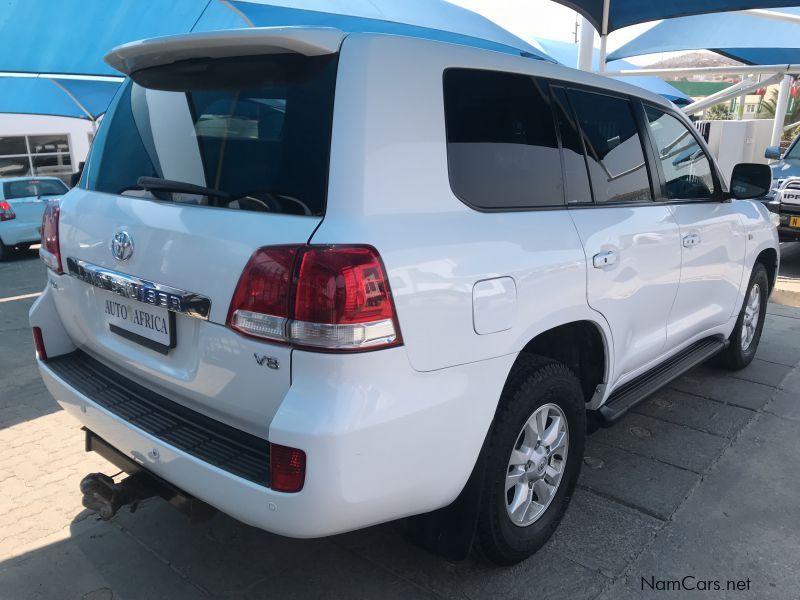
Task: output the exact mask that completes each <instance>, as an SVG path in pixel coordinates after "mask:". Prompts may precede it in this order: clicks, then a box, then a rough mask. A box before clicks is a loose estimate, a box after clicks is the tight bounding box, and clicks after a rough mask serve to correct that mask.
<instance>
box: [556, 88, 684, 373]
mask: <svg viewBox="0 0 800 600" xmlns="http://www.w3.org/2000/svg"><path fill="white" fill-rule="evenodd" d="M555 94H556V100H557V106H558V110H559V122H560V126H561V130H562V143H564V140H569V139H570V138H571V137H574V138H575V139H576V140H577V142H572V144H571V145H572V146H575V147H576V149H575V150H574V151H569V149H568V148H566V147H565V155H566V158H567V159H569V160H568V161H567V162H566V168H567V169H568V170H570V171H571V172H570V177H569V179H568V180H567V185H568V200H569V201H570V207H571V208H572V209H573V210H571V211H570V214H571V215H572V219H573V221H574V222H575V226H576V228H577V230H578V234H579V235H580V237H581V241H582V242H583V246H584V250H585V253H586V260H587V263H588V280H587V294H588V302H589V305H590V306H591V307H592V308H594V309H595V310H597V311H598V312H600V313H602V314H603V316H604V317H605V318H606V320H607V321H608V324H609V325H610V327H611V333H612V335H613V338H614V356H615V369H614V371H615V377H614V380H615V382H616V381H619V379H620V377H624V376H626V375H627V374H629V373H632V372H634V371H636V370H637V369H640V368H642V367H643V366H645V365H647V364H648V363H649V362H651V361H653V360H654V359H656V358H658V357H659V356H660V355H661V354H662V353H663V352H664V347H665V343H666V327H667V317H668V315H669V311H670V308H671V307H672V303H673V301H674V300H675V295H676V294H677V291H678V281H679V274H680V264H681V250H680V241H679V235H678V225H677V223H676V221H675V219H674V217H673V215H672V213H671V212H670V210H669V208H668V207H667V206H664V205H659V204H655V203H654V202H653V193H652V189H651V180H650V176H649V170H648V163H647V161H646V160H645V155H646V151H645V147H644V146H643V143H642V142H643V138H642V136H641V134H640V122H639V119H638V118H637V113H636V105H635V104H634V103H633V102H632V101H631V100H630V99H629V98H626V97H623V96H614V95H609V94H606V93H597V92H594V91H588V90H576V89H571V90H563V89H556V91H555ZM576 121H577V126H576V125H575V122H576ZM575 127H577V130H578V131H579V132H580V133H579V135H577V136H576V135H574V134H571V135H569V136H565V135H564V133H563V132H564V131H568V132H569V131H571V130H572V129H573V128H575ZM565 146H566V144H565ZM576 156H585V160H586V165H587V166H588V173H589V176H588V178H587V176H586V173H585V171H582V170H581V169H580V168H579V166H578V165H579V162H578V161H576V159H575V157H576ZM589 189H591V196H590V195H588V191H589ZM592 200H593V201H592Z"/></svg>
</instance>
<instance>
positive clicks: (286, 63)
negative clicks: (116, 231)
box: [81, 54, 337, 216]
mask: <svg viewBox="0 0 800 600" xmlns="http://www.w3.org/2000/svg"><path fill="white" fill-rule="evenodd" d="M336 68H337V57H336V56H335V55H331V56H318V57H305V56H301V55H295V54H282V55H269V56H255V57H235V58H222V59H195V60H189V61H182V62H179V63H175V64H173V65H167V66H163V67H154V68H152V69H146V70H143V71H139V72H136V73H134V74H133V76H132V79H133V80H132V81H128V82H127V83H126V84H125V86H124V88H123V89H122V90H121V92H120V93H119V95H118V98H117V100H116V103H115V105H114V107H113V109H112V110H111V111H110V114H109V116H108V117H107V119H106V120H105V122H104V123H103V125H102V127H101V132H100V134H99V135H98V139H97V140H96V144H95V145H96V147H95V148H93V150H92V154H91V157H90V160H89V162H88V164H87V174H88V175H87V177H86V178H85V186H86V187H87V188H88V189H91V190H96V191H100V192H107V193H110V194H123V195H129V196H142V197H148V198H152V197H156V198H159V199H162V200H170V201H173V202H180V203H189V204H196V205H209V206H215V207H219V208H229V209H237V210H252V211H257V212H276V213H285V214H297V215H314V216H318V215H322V214H323V213H324V210H325V201H326V194H327V182H328V166H329V153H330V142H331V127H332V119H333V94H334V86H335V80H336ZM140 177H150V178H156V179H161V180H169V181H171V182H179V183H186V184H191V185H194V186H201V187H202V188H207V189H210V190H212V191H216V192H219V193H220V195H219V196H214V195H212V194H207V195H203V194H198V193H188V192H181V191H178V192H175V191H171V192H160V191H158V190H151V189H150V188H148V190H144V189H142V186H141V185H139V178H140ZM81 185H84V183H82V184H81Z"/></svg>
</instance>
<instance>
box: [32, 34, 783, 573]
mask: <svg viewBox="0 0 800 600" xmlns="http://www.w3.org/2000/svg"><path fill="white" fill-rule="evenodd" d="M107 61H108V62H109V64H111V65H112V66H114V67H115V68H117V69H118V70H120V71H121V72H123V73H125V74H126V75H129V76H130V77H131V80H129V81H128V82H127V83H126V84H125V85H124V86H123V88H122V90H121V92H120V93H119V94H118V96H117V98H116V99H115V101H114V103H113V105H112V106H111V107H110V109H109V111H108V113H107V116H106V118H105V120H104V121H103V123H102V125H101V127H100V130H99V132H98V135H97V138H96V139H95V142H94V148H93V151H92V155H91V158H90V159H89V162H88V163H87V165H86V167H85V171H84V174H83V179H82V182H81V184H80V186H79V187H77V188H75V189H73V190H72V191H70V193H69V194H67V196H66V197H65V198H64V199H63V201H62V203H61V205H60V210H59V209H58V208H56V207H53V208H50V209H48V212H47V214H46V215H45V219H44V235H45V238H46V243H45V244H44V245H43V247H42V252H41V254H42V257H43V259H44V260H45V262H46V263H47V265H48V267H49V272H48V283H47V285H46V288H45V291H44V293H43V295H42V296H41V297H40V298H39V299H38V300H37V301H36V303H35V304H34V306H33V308H32V310H31V313H30V321H31V325H32V327H33V331H34V338H35V341H36V347H37V352H38V361H39V362H38V364H39V368H40V371H41V374H42V377H43V379H44V381H45V383H46V385H47V387H48V389H49V390H50V392H51V393H52V394H53V396H54V397H55V399H56V400H57V401H58V402H59V404H60V405H61V406H63V407H64V409H65V410H66V411H68V412H69V413H70V414H72V415H74V416H75V417H76V418H77V419H78V421H79V422H80V423H81V424H82V425H83V426H84V427H85V428H86V429H87V446H88V447H89V448H91V449H94V450H97V451H99V452H101V453H103V454H104V455H105V456H107V457H108V458H109V459H110V460H112V461H113V462H115V463H116V464H117V465H120V466H121V468H123V469H125V470H126V471H128V472H129V473H134V474H133V476H132V477H131V478H129V479H127V480H125V481H124V482H121V483H120V482H115V481H113V480H111V479H110V478H108V477H106V476H101V475H97V474H93V475H90V476H88V477H87V478H86V479H85V480H84V481H83V483H82V487H83V491H84V494H85V497H84V502H85V504H86V505H87V506H89V507H92V508H95V509H97V510H99V511H100V512H101V514H102V515H103V516H106V517H110V516H111V515H113V514H114V512H115V511H116V510H117V509H118V508H119V506H121V505H122V504H125V503H126V502H129V501H132V500H135V499H138V498H140V497H141V496H142V495H146V494H149V493H153V490H156V491H157V493H159V494H161V495H163V496H165V497H169V498H172V499H173V500H174V499H176V498H179V499H182V500H183V504H184V505H186V504H187V501H189V499H192V500H191V501H189V503H190V504H191V502H194V500H196V499H199V500H201V501H203V502H205V503H207V504H209V505H212V506H213V507H216V508H218V509H220V510H222V511H225V512H226V513H229V514H231V515H233V516H234V517H236V518H237V519H240V520H242V521H244V522H246V523H249V524H252V525H254V526H256V527H260V528H263V529H265V530H267V531H272V532H276V533H279V534H282V535H286V536H292V537H300V538H309V537H318V536H327V535H332V534H336V533H340V532H345V531H349V530H353V529H358V528H362V527H367V526H370V525H374V524H376V523H382V522H386V521H390V520H395V519H400V518H402V517H409V516H413V515H423V516H418V517H416V518H415V519H411V521H410V527H409V530H410V531H412V532H416V534H417V537H418V538H419V539H427V541H428V542H429V545H431V546H433V547H437V548H439V549H440V550H442V551H447V552H449V553H450V554H451V555H453V554H458V553H459V552H457V551H455V550H454V548H456V547H457V549H459V551H460V552H461V553H462V554H464V553H465V552H466V551H467V550H468V549H469V547H470V546H471V544H472V541H473V538H474V537H475V538H476V539H477V541H478V542H479V543H480V545H481V546H482V548H483V551H484V552H485V553H486V555H488V556H489V557H490V558H491V559H493V560H494V561H496V562H498V563H501V564H510V563H513V562H516V561H519V560H521V559H523V558H524V557H526V556H528V555H530V554H531V553H532V552H534V551H535V550H536V549H538V548H539V547H540V546H541V545H542V544H543V543H544V542H545V541H546V540H547V538H548V537H549V536H550V534H551V533H552V532H553V530H554V529H555V527H556V525H557V524H558V523H559V521H560V519H561V517H562V515H563V514H564V511H565V509H566V507H567V505H568V503H569V500H570V497H571V495H572V492H573V488H574V485H575V481H576V479H577V477H578V472H579V470H580V466H581V462H582V458H583V451H584V440H585V436H586V432H587V421H588V422H590V425H591V424H592V423H593V424H597V423H600V424H604V423H610V422H613V421H614V420H616V419H617V418H619V417H620V416H621V415H622V414H624V413H625V411H626V410H628V409H629V408H631V407H632V406H634V405H635V404H636V403H637V402H639V401H641V400H642V399H644V398H645V397H646V396H647V395H648V394H650V393H652V392H653V391H654V390H656V389H657V388H658V387H659V386H662V385H664V384H665V383H667V382H668V381H670V380H671V379H673V378H674V377H677V376H678V375H679V374H681V373H682V372H684V371H685V370H687V369H689V368H691V367H692V366H694V365H696V364H698V363H700V362H702V361H705V360H707V359H709V358H711V357H712V356H716V360H718V361H719V362H720V364H724V365H726V366H728V367H730V368H732V369H739V368H742V367H744V366H746V365H747V364H748V363H749V362H750V361H751V360H752V358H753V355H754V354H755V351H756V348H757V346H758V342H759V337H760V335H761V330H762V326H763V323H764V317H765V309H766V303H767V299H768V296H769V294H770V291H771V289H772V287H773V284H774V281H775V277H776V273H777V269H778V260H779V256H778V239H777V234H776V229H775V225H774V224H773V223H772V222H771V220H770V217H769V214H768V212H767V210H766V208H765V207H764V206H762V205H761V204H760V203H755V202H750V201H739V200H736V199H735V198H747V197H754V196H760V195H762V194H763V193H765V192H766V189H768V188H769V185H770V173H769V169H768V168H767V167H766V166H764V165H739V166H737V168H736V169H735V171H734V174H733V177H732V185H731V191H729V189H728V185H727V183H726V182H725V181H724V179H723V177H722V176H721V175H720V172H719V170H718V168H717V166H716V165H715V163H714V160H713V159H712V158H711V157H710V156H709V155H708V151H707V148H706V146H705V144H704V143H703V141H702V140H701V138H700V137H698V135H697V133H696V131H695V130H694V128H693V127H692V126H691V125H690V124H689V122H688V121H687V120H686V119H685V117H684V116H683V115H682V114H681V113H680V112H678V111H676V109H675V107H674V106H673V105H671V104H670V103H668V102H666V101H664V100H662V99H661V98H660V97H658V96H655V95H652V94H649V93H647V92H644V91H642V90H641V89H639V88H634V87H631V86H628V85H625V84H623V83H619V82H617V81H614V80H611V79H607V78H605V77H602V76H598V75H592V74H588V73H583V72H579V71H575V70H573V69H568V68H564V67H561V66H559V65H555V64H551V63H548V62H545V61H540V60H535V59H531V58H525V57H521V56H512V55H510V54H503V53H499V52H492V51H488V50H482V49H478V48H473V47H467V46H461V45H454V44H446V43H441V42H436V41H429V40H424V39H417V38H410V37H402V36H391V35H380V34H366V33H359V34H345V33H342V32H341V31H338V30H333V29H324V28H277V29H248V30H239V31H224V32H215V33H203V34H191V35H185V36H177V37H167V38H160V39H153V40H148V41H144V42H138V43H133V44H128V45H125V46H122V47H120V48H117V49H116V50H114V51H113V52H111V53H110V54H109V55H108V57H107ZM198 506H202V505H198ZM439 509H441V510H439ZM433 511H435V512H433ZM473 534H474V535H473Z"/></svg>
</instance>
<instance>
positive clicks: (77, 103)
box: [48, 78, 97, 133]
mask: <svg viewBox="0 0 800 600" xmlns="http://www.w3.org/2000/svg"><path fill="white" fill-rule="evenodd" d="M48 81H50V83H52V84H53V85H55V86H56V87H57V88H58V89H60V90H61V91H62V92H64V93H65V94H66V95H67V96H68V97H69V99H70V100H72V102H73V104H75V106H77V107H78V108H80V109H81V111H83V114H85V115H86V116H87V117H89V120H90V121H91V122H92V131H93V132H94V133H97V119H96V118H95V116H94V115H93V114H92V113H91V111H90V110H89V109H87V108H86V107H85V106H84V105H83V104H82V103H81V102H80V100H78V99H77V98H76V97H75V95H74V94H73V93H72V92H70V91H69V90H68V89H67V88H65V87H64V86H63V85H61V84H60V83H59V82H58V81H56V80H55V79H50V78H48Z"/></svg>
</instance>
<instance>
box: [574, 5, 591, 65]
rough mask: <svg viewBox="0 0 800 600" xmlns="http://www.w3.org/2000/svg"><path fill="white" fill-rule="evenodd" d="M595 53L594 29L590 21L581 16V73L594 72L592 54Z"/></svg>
mask: <svg viewBox="0 0 800 600" xmlns="http://www.w3.org/2000/svg"><path fill="white" fill-rule="evenodd" d="M593 52H594V27H592V24H591V23H589V21H588V19H587V18H586V17H584V16H581V37H580V41H579V42H578V64H577V67H578V68H579V69H580V70H581V71H591V70H592V53H593Z"/></svg>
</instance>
